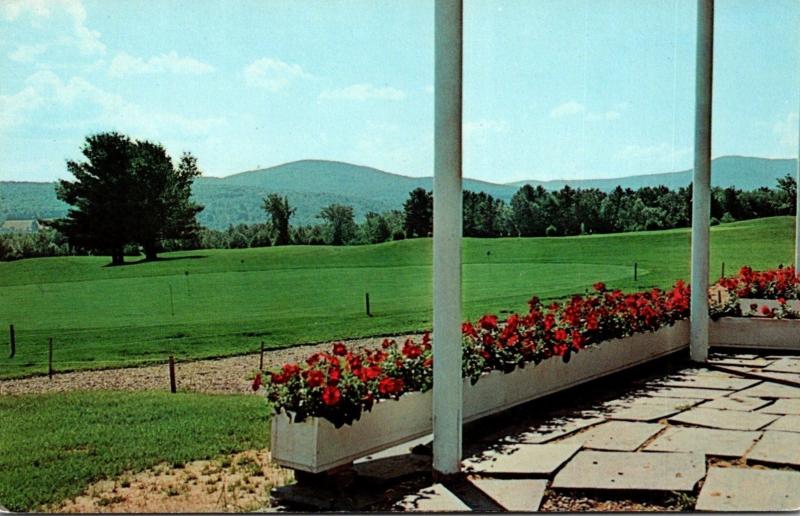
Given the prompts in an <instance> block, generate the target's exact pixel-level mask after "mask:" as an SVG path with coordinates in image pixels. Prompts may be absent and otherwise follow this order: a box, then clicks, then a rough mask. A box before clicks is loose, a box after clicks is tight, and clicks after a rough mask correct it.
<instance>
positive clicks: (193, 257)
mask: <svg viewBox="0 0 800 516" xmlns="http://www.w3.org/2000/svg"><path fill="white" fill-rule="evenodd" d="M202 258H208V256H207V255H204V254H202V255H195V254H193V255H191V256H169V257H166V258H160V257H159V258H156V259H155V260H148V259H147V258H139V259H138V260H136V261H133V262H125V263H121V264H119V265H114V264H113V263H107V264H106V265H103V267H109V268H111V267H128V266H130V265H140V264H142V263H158V262H174V261H177V260H200V259H202Z"/></svg>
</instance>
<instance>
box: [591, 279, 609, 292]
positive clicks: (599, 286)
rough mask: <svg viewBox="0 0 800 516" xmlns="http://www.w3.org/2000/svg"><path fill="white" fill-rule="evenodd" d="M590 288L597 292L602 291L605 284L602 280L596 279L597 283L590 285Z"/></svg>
mask: <svg viewBox="0 0 800 516" xmlns="http://www.w3.org/2000/svg"><path fill="white" fill-rule="evenodd" d="M592 288H593V289H595V290H596V291H598V292H604V291H605V289H606V284H605V283H603V282H602V281H598V282H597V283H595V284H594V285H592Z"/></svg>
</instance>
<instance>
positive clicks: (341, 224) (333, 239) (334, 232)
mask: <svg viewBox="0 0 800 516" xmlns="http://www.w3.org/2000/svg"><path fill="white" fill-rule="evenodd" d="M319 218H321V219H322V220H324V221H325V222H326V226H325V232H326V234H327V235H328V238H327V239H326V243H328V244H331V245H344V244H347V243H350V242H352V241H353V240H354V239H355V238H356V230H357V227H356V221H355V219H354V218H353V208H351V207H350V206H343V205H341V204H331V205H329V206H326V207H324V208H322V211H320V212H319Z"/></svg>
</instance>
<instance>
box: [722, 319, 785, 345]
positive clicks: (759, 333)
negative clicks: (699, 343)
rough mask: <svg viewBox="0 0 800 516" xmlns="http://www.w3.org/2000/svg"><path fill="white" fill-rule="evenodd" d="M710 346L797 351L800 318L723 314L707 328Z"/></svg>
mask: <svg viewBox="0 0 800 516" xmlns="http://www.w3.org/2000/svg"><path fill="white" fill-rule="evenodd" d="M708 343H709V345H710V346H723V347H731V348H753V349H777V350H781V349H783V350H787V349H788V350H799V351H800V319H769V318H766V317H722V318H720V319H719V320H717V321H712V322H711V324H710V326H709V329H708Z"/></svg>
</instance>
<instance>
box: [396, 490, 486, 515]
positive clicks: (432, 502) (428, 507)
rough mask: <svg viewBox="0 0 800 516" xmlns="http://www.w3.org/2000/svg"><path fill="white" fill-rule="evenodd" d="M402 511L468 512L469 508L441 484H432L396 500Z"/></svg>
mask: <svg viewBox="0 0 800 516" xmlns="http://www.w3.org/2000/svg"><path fill="white" fill-rule="evenodd" d="M397 508H399V509H402V510H403V511H419V512H468V511H470V508H469V506H468V505H467V504H465V503H464V502H462V501H461V500H460V499H459V498H458V497H457V496H456V495H454V494H453V493H452V492H451V491H450V490H449V489H447V488H446V487H445V486H443V485H442V484H433V485H432V486H430V487H426V488H425V489H422V490H420V491H419V492H417V493H414V494H411V495H408V496H406V497H404V498H403V499H402V500H400V501H399V502H397Z"/></svg>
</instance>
